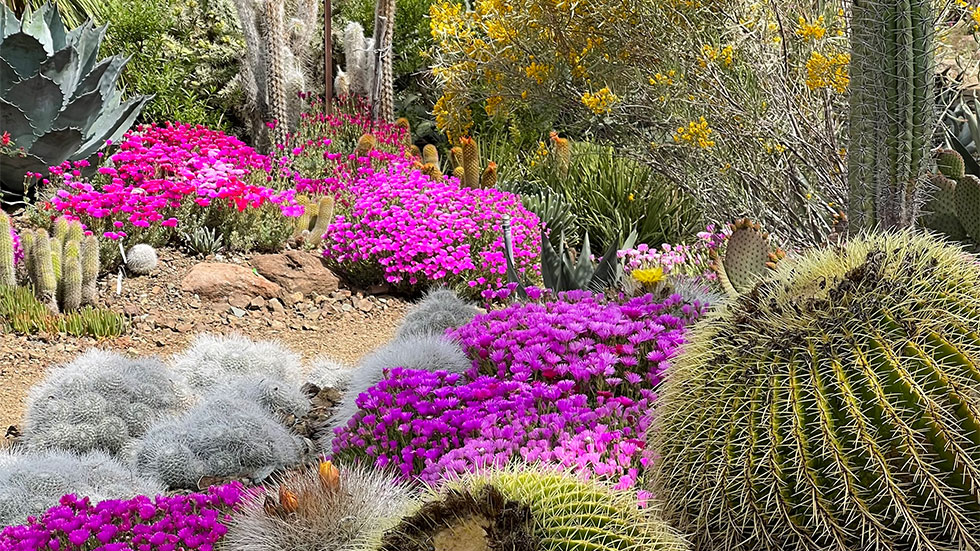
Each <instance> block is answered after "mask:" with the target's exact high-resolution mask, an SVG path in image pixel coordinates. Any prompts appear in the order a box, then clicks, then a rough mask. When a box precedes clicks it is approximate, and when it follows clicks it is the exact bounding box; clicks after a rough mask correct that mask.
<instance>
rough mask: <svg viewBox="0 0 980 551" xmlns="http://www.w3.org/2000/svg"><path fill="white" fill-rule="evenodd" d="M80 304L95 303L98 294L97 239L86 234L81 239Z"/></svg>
mask: <svg viewBox="0 0 980 551" xmlns="http://www.w3.org/2000/svg"><path fill="white" fill-rule="evenodd" d="M81 252H82V304H95V298H96V296H97V295H98V292H99V291H98V287H97V286H96V283H97V281H98V278H99V240H98V239H97V238H96V237H95V236H94V235H88V236H86V237H85V239H84V240H82V251H81Z"/></svg>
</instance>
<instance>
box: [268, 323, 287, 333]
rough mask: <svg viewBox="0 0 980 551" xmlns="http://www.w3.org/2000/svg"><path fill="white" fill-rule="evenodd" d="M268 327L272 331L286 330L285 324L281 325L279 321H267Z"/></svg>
mask: <svg viewBox="0 0 980 551" xmlns="http://www.w3.org/2000/svg"><path fill="white" fill-rule="evenodd" d="M269 327H271V328H273V329H275V330H277V331H282V330H284V329H286V324H285V323H283V322H281V321H279V320H269Z"/></svg>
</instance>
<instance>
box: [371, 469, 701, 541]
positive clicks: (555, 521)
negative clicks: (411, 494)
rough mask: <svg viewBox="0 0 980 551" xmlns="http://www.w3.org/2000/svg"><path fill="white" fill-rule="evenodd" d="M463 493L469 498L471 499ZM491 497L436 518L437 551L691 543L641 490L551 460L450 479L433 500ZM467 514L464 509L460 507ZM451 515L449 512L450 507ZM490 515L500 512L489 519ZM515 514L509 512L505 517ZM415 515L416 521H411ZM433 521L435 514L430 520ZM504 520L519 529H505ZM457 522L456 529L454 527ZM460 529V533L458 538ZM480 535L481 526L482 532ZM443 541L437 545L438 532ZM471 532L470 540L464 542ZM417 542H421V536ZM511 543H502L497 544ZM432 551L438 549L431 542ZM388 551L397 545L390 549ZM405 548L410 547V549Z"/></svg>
mask: <svg viewBox="0 0 980 551" xmlns="http://www.w3.org/2000/svg"><path fill="white" fill-rule="evenodd" d="M461 496H470V498H465V497H461ZM481 499H482V500H483V501H487V500H488V499H490V501H489V504H491V505H492V506H485V505H484V506H482V507H478V508H474V507H472V506H471V507H470V509H471V510H470V511H468V513H469V514H463V515H461V517H462V518H457V519H452V518H449V517H448V515H446V516H445V517H443V520H442V522H430V525H432V526H433V530H431V531H430V532H429V533H428V534H427V535H428V539H430V540H431V541H433V542H434V543H436V545H435V546H434V548H435V549H436V550H437V551H449V550H452V549H515V550H521V549H536V550H539V551H588V550H596V549H602V550H606V551H626V550H630V551H633V550H644V551H686V550H687V549H688V545H687V542H686V541H685V540H684V538H683V537H682V536H681V535H680V534H679V533H678V532H677V531H675V530H674V529H673V528H671V527H670V526H669V525H668V524H667V523H665V522H663V521H662V520H661V519H660V517H659V514H658V510H657V509H656V508H655V507H654V506H653V505H652V504H650V505H649V506H647V507H644V508H642V509H641V508H640V505H639V502H638V501H637V497H636V493H635V492H631V491H628V490H625V491H624V490H614V489H612V488H611V487H609V486H606V485H604V484H603V483H601V482H598V481H595V480H584V479H582V478H580V477H578V476H576V475H575V474H573V473H569V472H565V471H562V470H558V469H555V468H553V467H546V466H529V465H522V464H514V465H512V466H510V467H507V468H503V469H493V470H486V471H483V472H480V473H470V474H464V475H462V476H460V477H459V478H456V479H453V480H447V481H446V483H445V484H444V485H443V487H442V489H441V493H439V494H437V495H434V496H431V497H430V499H429V502H430V503H432V502H435V501H439V500H442V501H444V502H445V503H447V504H448V503H450V502H465V501H470V500H474V501H476V502H477V503H479V500H481ZM525 507H526V508H527V510H528V511H529V512H530V518H529V519H527V520H528V521H529V524H528V526H529V528H530V532H529V535H528V536H527V537H525V536H523V532H521V530H523V529H524V525H523V521H522V520H521V519H522V518H523V517H521V516H520V514H521V508H525ZM461 511H463V512H464V513H467V511H466V509H461ZM474 511H479V514H481V515H483V522H482V523H474V521H473V518H474V517H473V514H472V513H473V512H474ZM447 513H448V511H447ZM489 513H493V514H496V515H498V516H497V517H496V518H489V515H488V514H489ZM504 515H509V518H508V517H506V516H504ZM407 520H412V519H407ZM430 520H432V519H430ZM503 521H506V522H507V523H508V524H509V526H510V527H511V528H512V529H514V530H515V532H514V533H512V534H509V535H508V534H501V533H499V531H494V530H493V528H499V527H500V525H501V524H503ZM474 525H476V526H487V527H489V528H488V529H484V534H483V535H484V538H486V542H485V543H486V544H487V545H486V546H485V547H481V546H478V545H477V546H470V545H463V544H464V543H470V544H472V543H473V539H472V538H473V534H474V530H473V528H474ZM453 527H455V528H456V531H455V532H454V531H452V530H450V532H449V533H448V534H447V533H446V532H445V531H446V530H447V529H451V528H453ZM417 528H418V527H417V526H413V525H411V524H406V523H403V524H402V525H400V526H399V527H398V528H396V529H395V530H393V531H391V532H389V533H388V534H386V536H385V538H386V543H387V544H390V543H394V542H398V541H401V540H399V539H398V536H399V535H400V534H399V532H401V533H402V534H406V533H413V532H414V533H415V534H418V532H419V530H418V529H417ZM454 534H456V538H457V539H455V540H454V539H453V535H454ZM477 534H479V532H477ZM440 536H441V537H442V544H441V545H439V544H438V540H437V538H438V537H440ZM463 538H466V540H467V541H463ZM416 541H418V540H416ZM499 543H506V544H508V545H509V546H504V547H497V546H494V545H493V544H499ZM428 548H429V549H432V548H433V547H431V546H430V547H428ZM383 549H385V550H386V551H393V550H394V549H395V548H394V547H391V546H390V545H386V547H384V548H383ZM404 549H412V548H411V547H405V548H404Z"/></svg>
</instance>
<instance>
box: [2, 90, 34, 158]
mask: <svg viewBox="0 0 980 551" xmlns="http://www.w3.org/2000/svg"><path fill="white" fill-rule="evenodd" d="M0 129H3V131H4V132H9V133H10V139H11V140H13V143H14V144H16V145H17V146H18V147H23V148H25V149H26V148H29V147H30V146H31V144H33V143H34V138H35V130H36V129H35V128H34V127H33V126H31V121H30V119H29V118H28V117H27V113H25V112H24V110H23V109H21V108H20V107H17V106H16V105H14V104H12V103H10V102H8V101H7V100H5V99H3V98H0Z"/></svg>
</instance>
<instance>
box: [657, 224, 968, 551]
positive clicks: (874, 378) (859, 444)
mask: <svg viewBox="0 0 980 551" xmlns="http://www.w3.org/2000/svg"><path fill="white" fill-rule="evenodd" d="M977 327H980V270H978V269H977V267H976V266H975V264H974V263H973V261H972V260H971V259H970V258H968V257H966V256H965V255H964V254H963V252H962V251H961V250H960V249H959V248H957V247H952V246H947V245H944V244H942V243H939V242H937V241H935V240H933V239H931V238H928V237H923V236H921V235H918V234H916V233H913V232H911V231H906V232H903V233H894V234H885V235H872V236H870V237H860V238H852V239H851V240H850V241H849V242H848V243H846V244H845V245H844V246H843V247H828V248H824V249H817V250H814V251H813V252H811V253H809V254H808V255H807V256H806V257H804V258H802V259H799V260H797V262H796V263H795V264H794V266H793V267H792V269H781V270H779V271H778V273H777V274H776V276H775V277H774V278H772V279H771V280H770V281H769V282H766V283H763V284H761V285H759V286H757V287H756V288H755V289H754V290H753V292H752V293H748V294H745V295H742V296H741V297H740V298H739V299H738V300H737V301H733V302H732V303H730V304H729V307H727V308H724V309H718V310H716V311H715V312H714V313H713V314H711V315H710V316H709V317H708V318H706V319H704V320H702V321H701V322H699V323H698V325H697V326H695V328H694V329H693V331H692V333H691V334H690V338H689V340H688V344H687V345H685V351H684V353H683V354H682V355H681V356H680V357H679V358H678V360H677V362H675V364H674V365H673V367H672V371H671V374H670V377H669V378H668V379H667V381H666V383H665V384H664V385H663V386H662V387H661V390H660V392H659V397H658V399H657V402H656V406H655V407H656V411H655V413H654V415H653V417H652V418H653V419H655V422H654V424H655V426H654V427H653V430H652V431H651V433H650V445H651V447H652V449H653V451H654V452H655V454H656V457H658V458H659V459H658V460H657V461H656V462H655V466H654V468H653V470H652V472H651V475H652V481H653V484H652V487H651V488H650V489H651V490H652V491H653V493H654V495H656V496H657V497H658V498H659V500H660V501H661V502H662V503H664V505H665V507H666V508H667V514H668V516H669V517H671V518H672V519H673V520H674V521H675V523H676V524H675V525H676V526H677V527H678V528H680V529H681V530H683V531H686V532H688V533H690V534H691V535H692V540H693V543H694V544H695V549H697V550H709V549H710V550H712V551H730V550H734V549H739V550H767V551H776V550H788V549H794V550H797V551H817V550H820V551H855V550H858V549H861V550H864V551H885V550H904V551H938V550H953V549H978V548H980V491H978V488H980V430H978V429H980V371H978V369H977V366H980V346H978V341H977V334H976V328H977Z"/></svg>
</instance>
